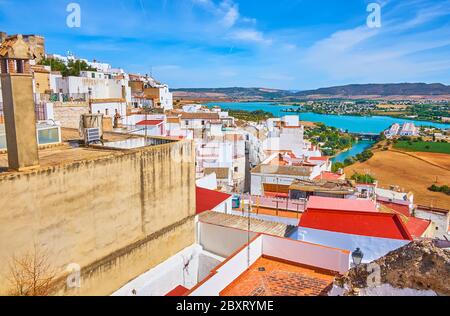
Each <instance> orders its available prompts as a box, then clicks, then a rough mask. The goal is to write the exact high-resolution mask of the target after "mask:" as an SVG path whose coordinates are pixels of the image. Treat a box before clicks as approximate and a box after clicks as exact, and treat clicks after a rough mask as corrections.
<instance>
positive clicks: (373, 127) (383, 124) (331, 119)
mask: <svg viewBox="0 0 450 316" xmlns="http://www.w3.org/2000/svg"><path fill="white" fill-rule="evenodd" d="M208 106H210V107H212V106H220V107H221V108H222V109H223V110H226V109H228V110H244V111H257V110H263V111H266V112H270V113H272V114H273V115H275V116H276V117H281V116H284V115H294V113H286V112H283V110H285V109H291V108H293V107H292V106H279V105H277V104H275V103H270V102H236V103H227V102H212V103H209V104H208ZM299 115H300V119H301V120H302V121H309V122H315V123H324V124H325V125H328V126H333V127H336V128H339V129H342V130H345V131H346V130H348V131H349V132H353V133H381V132H382V131H384V130H386V129H387V128H388V127H390V126H391V125H392V124H394V123H399V124H403V123H405V122H412V123H414V124H415V125H416V126H434V127H437V128H443V129H445V128H450V125H449V124H439V123H433V122H423V121H415V120H405V119H397V118H393V117H386V116H371V117H362V116H344V115H327V114H316V113H310V112H308V113H300V114H299ZM373 144H374V143H373V142H370V141H360V142H358V143H357V144H355V145H354V146H353V147H352V148H351V149H350V150H349V151H346V152H343V153H341V154H339V155H337V156H336V157H335V158H334V159H333V162H344V161H345V159H347V158H350V157H353V156H356V155H357V154H360V153H362V152H363V151H364V150H366V149H368V148H370V147H372V145H373Z"/></svg>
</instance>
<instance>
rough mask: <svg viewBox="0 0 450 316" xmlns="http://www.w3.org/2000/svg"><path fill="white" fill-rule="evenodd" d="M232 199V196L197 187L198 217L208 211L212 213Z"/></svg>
mask: <svg viewBox="0 0 450 316" xmlns="http://www.w3.org/2000/svg"><path fill="white" fill-rule="evenodd" d="M230 197H232V195H230V194H226V193H222V192H218V191H213V190H208V189H204V188H199V187H197V188H196V198H197V202H196V207H197V208H196V214H197V215H198V214H201V213H204V212H207V211H212V210H213V209H215V208H216V207H217V206H219V205H220V204H222V203H223V202H225V201H226V200H228V199H229V198H230Z"/></svg>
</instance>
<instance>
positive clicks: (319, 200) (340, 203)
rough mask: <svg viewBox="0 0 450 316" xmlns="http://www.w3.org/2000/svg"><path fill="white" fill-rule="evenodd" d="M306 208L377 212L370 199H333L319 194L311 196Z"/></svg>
mask: <svg viewBox="0 0 450 316" xmlns="http://www.w3.org/2000/svg"><path fill="white" fill-rule="evenodd" d="M306 209H307V210H326V211H350V212H371V213H379V212H378V209H377V207H376V204H375V203H374V202H373V201H370V200H350V199H335V198H325V197H320V196H311V197H310V198H309V201H308V203H307V205H306Z"/></svg>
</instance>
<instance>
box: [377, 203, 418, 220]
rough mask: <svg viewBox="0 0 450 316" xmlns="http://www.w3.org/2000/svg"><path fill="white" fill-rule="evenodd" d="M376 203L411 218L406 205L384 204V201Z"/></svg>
mask: <svg viewBox="0 0 450 316" xmlns="http://www.w3.org/2000/svg"><path fill="white" fill-rule="evenodd" d="M378 203H380V204H383V205H385V206H387V207H389V208H391V209H393V210H394V211H396V212H398V213H400V214H402V215H405V216H408V217H410V216H411V213H410V212H409V206H408V205H402V204H397V203H392V202H385V201H378Z"/></svg>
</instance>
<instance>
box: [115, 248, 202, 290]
mask: <svg viewBox="0 0 450 316" xmlns="http://www.w3.org/2000/svg"><path fill="white" fill-rule="evenodd" d="M201 251H202V248H201V247H200V246H198V245H193V246H191V247H189V248H186V249H184V250H183V251H182V252H180V253H178V254H176V255H175V256H173V257H171V258H170V259H168V260H166V261H165V262H163V263H161V264H160V265H158V266H157V267H155V268H154V269H151V270H149V271H148V272H146V273H144V274H142V275H141V276H139V277H138V278H136V279H135V280H133V281H131V282H130V283H128V284H126V285H125V286H124V287H122V288H121V289H119V290H118V291H117V292H115V293H113V296H132V295H133V293H132V291H133V290H136V295H137V296H164V295H166V294H167V293H169V292H170V291H172V290H173V289H174V288H176V287H177V286H179V285H183V286H185V287H186V288H192V287H194V286H195V285H196V284H197V283H198V270H199V255H200V253H201ZM189 260H190V264H189V265H188V267H187V269H186V270H184V266H185V264H186V262H188V261H189Z"/></svg>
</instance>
